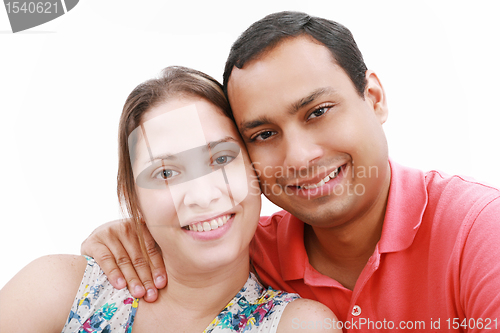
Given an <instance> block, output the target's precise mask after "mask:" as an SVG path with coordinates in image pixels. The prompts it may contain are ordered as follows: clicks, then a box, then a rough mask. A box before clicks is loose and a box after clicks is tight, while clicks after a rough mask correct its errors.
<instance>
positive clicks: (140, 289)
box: [134, 286, 144, 294]
mask: <svg viewBox="0 0 500 333" xmlns="http://www.w3.org/2000/svg"><path fill="white" fill-rule="evenodd" d="M134 291H135V293H136V294H142V293H144V287H143V286H135V287H134Z"/></svg>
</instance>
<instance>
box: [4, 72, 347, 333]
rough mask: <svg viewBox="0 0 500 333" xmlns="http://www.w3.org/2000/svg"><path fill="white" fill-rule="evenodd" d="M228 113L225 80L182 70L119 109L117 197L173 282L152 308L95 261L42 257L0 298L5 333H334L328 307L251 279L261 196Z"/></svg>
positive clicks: (149, 85) (135, 94)
mask: <svg viewBox="0 0 500 333" xmlns="http://www.w3.org/2000/svg"><path fill="white" fill-rule="evenodd" d="M228 115H229V105H228V103H227V101H226V99H225V98H224V95H223V93H222V89H221V86H220V84H219V83H218V82H216V81H215V80H214V79H212V78H211V77H209V76H207V75H205V74H203V73H201V72H198V71H194V70H191V69H187V68H182V67H169V68H166V69H165V70H164V71H163V72H162V74H161V76H160V77H159V78H158V79H153V80H149V81H147V82H145V83H143V84H141V85H139V86H138V87H137V88H135V89H134V91H133V92H132V93H131V94H130V95H129V97H128V99H127V101H126V103H125V106H124V109H123V113H122V116H121V120H120V128H119V145H120V148H119V171H118V195H119V198H120V201H121V203H122V204H123V206H124V207H125V208H126V211H127V212H128V214H129V215H130V216H131V217H132V218H133V219H134V220H135V221H136V223H137V226H138V230H141V229H142V228H144V227H146V228H147V229H148V230H149V232H150V233H151V234H152V236H153V238H154V239H155V241H156V242H157V243H158V245H159V246H160V248H161V250H162V252H163V255H164V261H165V266H166V269H167V273H168V285H167V287H166V288H164V289H162V290H160V291H159V295H158V301H156V302H155V303H147V302H139V300H138V299H135V298H133V297H132V296H131V294H130V293H129V291H128V290H127V289H121V290H118V289H115V288H113V287H112V286H111V284H110V283H109V282H108V281H107V278H106V276H105V275H104V274H103V272H102V271H101V270H100V267H99V266H98V265H97V263H95V262H94V260H93V259H92V258H89V257H81V256H72V255H56V256H47V257H42V258H40V259H38V260H35V261H34V262H32V263H31V264H29V265H28V266H27V267H25V268H24V269H23V270H22V271H21V272H20V273H18V274H17V275H16V276H15V277H14V278H13V279H12V280H11V281H10V282H9V283H8V284H7V285H6V286H5V287H4V288H3V289H2V290H1V291H0V313H1V317H0V331H1V332H2V333H4V332H5V333H7V332H16V333H19V332H61V331H62V332H132V331H133V332H134V333H137V332H176V333H177V332H290V331H303V332H304V331H307V332H335V331H337V330H336V329H335V320H336V318H335V316H334V315H333V313H332V312H331V311H330V310H329V309H328V308H327V307H326V306H324V305H322V304H320V303H318V302H315V301H311V300H305V299H300V298H299V297H298V295H296V294H288V293H285V292H279V291H275V290H273V289H271V288H269V289H266V288H264V287H263V286H261V285H260V284H259V282H258V280H257V279H256V277H255V276H254V275H253V274H251V273H250V274H249V270H250V263H249V247H250V244H251V240H252V237H253V234H254V232H255V229H256V227H257V223H258V220H259V212H260V192H259V186H258V183H257V179H256V176H255V174H254V172H253V169H252V168H251V166H250V163H249V159H248V156H247V153H246V151H245V146H244V145H243V143H242V142H241V139H240V136H239V134H238V131H237V130H236V128H235V126H234V124H233V123H232V121H231V119H230V118H229V116H228ZM82 275H83V279H82ZM75 295H76V296H75Z"/></svg>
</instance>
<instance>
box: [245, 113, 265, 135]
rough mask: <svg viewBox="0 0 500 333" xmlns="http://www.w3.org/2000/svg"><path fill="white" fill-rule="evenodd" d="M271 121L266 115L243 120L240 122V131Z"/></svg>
mask: <svg viewBox="0 0 500 333" xmlns="http://www.w3.org/2000/svg"><path fill="white" fill-rule="evenodd" d="M270 122H271V119H269V117H267V116H262V117H259V118H257V119H254V120H252V121H243V122H241V123H240V131H241V132H245V131H248V130H251V129H253V128H255V127H259V126H261V125H264V124H269V123H270Z"/></svg>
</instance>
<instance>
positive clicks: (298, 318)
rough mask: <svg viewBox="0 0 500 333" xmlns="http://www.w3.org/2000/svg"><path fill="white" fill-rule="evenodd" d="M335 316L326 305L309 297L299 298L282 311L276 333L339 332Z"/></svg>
mask: <svg viewBox="0 0 500 333" xmlns="http://www.w3.org/2000/svg"><path fill="white" fill-rule="evenodd" d="M336 323H337V317H336V316H335V314H334V313H333V312H332V310H330V309H329V308H328V307H327V306H326V305H323V304H321V303H319V302H317V301H313V300H310V299H305V298H299V299H296V300H295V301H293V302H291V303H290V304H288V305H287V306H286V308H285V310H284V311H283V315H282V316H281V320H280V323H279V325H278V330H277V333H284V332H308V333H313V332H314V333H316V332H324V333H326V332H332V333H333V332H339V333H341V332H342V330H341V329H338V328H337V325H336Z"/></svg>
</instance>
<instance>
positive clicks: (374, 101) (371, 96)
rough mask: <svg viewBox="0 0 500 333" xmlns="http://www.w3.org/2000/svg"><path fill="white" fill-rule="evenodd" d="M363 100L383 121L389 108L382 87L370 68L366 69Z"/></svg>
mask: <svg viewBox="0 0 500 333" xmlns="http://www.w3.org/2000/svg"><path fill="white" fill-rule="evenodd" d="M365 100H366V101H368V102H369V103H370V104H371V105H372V107H373V110H374V111H375V115H376V116H377V118H378V119H379V120H380V123H381V124H383V123H385V122H386V120H387V117H388V113H389V110H388V108H387V100H386V99H385V91H384V87H382V84H381V83H380V80H379V79H378V76H377V74H375V72H373V71H371V70H367V71H366V88H365Z"/></svg>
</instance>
